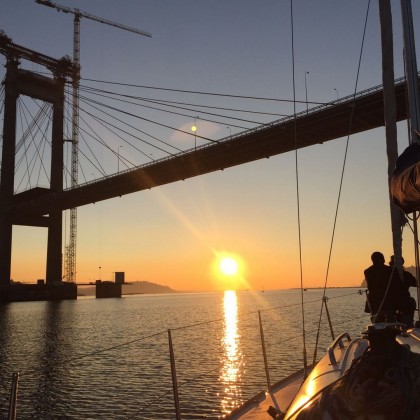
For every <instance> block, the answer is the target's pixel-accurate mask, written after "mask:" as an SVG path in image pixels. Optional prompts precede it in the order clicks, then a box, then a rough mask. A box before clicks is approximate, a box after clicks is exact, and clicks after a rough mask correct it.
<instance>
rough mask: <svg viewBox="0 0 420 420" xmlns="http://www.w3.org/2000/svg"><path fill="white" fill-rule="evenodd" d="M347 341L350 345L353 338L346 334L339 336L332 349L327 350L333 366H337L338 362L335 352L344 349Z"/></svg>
mask: <svg viewBox="0 0 420 420" xmlns="http://www.w3.org/2000/svg"><path fill="white" fill-rule="evenodd" d="M344 339H346V340H347V342H348V343H350V341H351V338H350V335H349V333H347V332H344V333H343V334H341V335H339V336H338V337H337V338H336V339H335V340H334V341H333V343H332V344H331V346H330V347H328V349H327V353H328V357H329V358H330V362H331V364H332V365H337V360H336V358H335V353H334V350H335V349H336V348H337V346H338V347H340V348H344V344H343V340H344Z"/></svg>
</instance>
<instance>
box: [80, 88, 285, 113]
mask: <svg viewBox="0 0 420 420" xmlns="http://www.w3.org/2000/svg"><path fill="white" fill-rule="evenodd" d="M81 91H83V92H102V93H108V94H111V95H115V96H122V97H124V98H130V99H138V100H142V101H146V102H155V101H157V103H162V104H164V103H168V104H177V105H188V106H194V107H198V108H209V109H219V110H220V111H232V112H243V113H245V114H257V115H270V116H273V117H288V116H289V114H278V113H274V112H263V111H250V110H247V109H237V108H225V107H220V106H212V105H202V104H192V103H189V102H179V101H169V100H166V99H156V98H145V97H142V96H133V95H125V94H122V93H118V92H113V91H110V90H103V89H97V88H93V87H90V86H83V88H82V89H81Z"/></svg>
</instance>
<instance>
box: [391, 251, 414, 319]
mask: <svg viewBox="0 0 420 420" xmlns="http://www.w3.org/2000/svg"><path fill="white" fill-rule="evenodd" d="M401 262H402V264H403V265H404V258H401ZM389 265H390V267H393V266H394V256H393V255H392V256H391V259H390V261H389ZM410 287H417V281H416V278H415V277H414V276H413V275H412V274H411V273H409V272H408V271H405V270H404V268H403V280H402V291H401V296H400V298H399V300H398V301H397V321H398V322H401V323H402V324H405V325H407V326H408V327H412V326H413V325H414V311H415V310H416V300H415V299H414V298H413V297H411V295H410V291H409V289H410Z"/></svg>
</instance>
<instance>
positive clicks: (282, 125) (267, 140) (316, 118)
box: [9, 81, 406, 226]
mask: <svg viewBox="0 0 420 420" xmlns="http://www.w3.org/2000/svg"><path fill="white" fill-rule="evenodd" d="M405 89H406V86H405V83H404V82H403V81H402V82H401V81H400V82H399V83H397V84H396V86H395V95H396V110H397V115H396V118H397V121H401V120H403V119H406V100H405ZM383 115H384V105H383V92H382V88H381V87H378V88H374V89H370V90H368V91H365V92H362V93H360V94H358V95H357V96H356V97H355V99H354V100H353V98H352V97H348V98H345V99H342V100H340V101H336V102H334V103H332V104H329V105H326V106H320V107H317V108H314V109H312V110H309V112H308V113H306V112H305V113H300V114H298V115H297V116H296V118H293V117H289V118H285V119H283V120H280V121H278V122H275V123H272V124H269V125H265V126H262V127H259V128H257V129H254V130H249V131H246V132H243V133H241V134H239V135H236V136H233V137H231V138H228V139H226V140H223V141H218V142H213V143H211V144H206V145H204V146H201V147H199V148H197V149H196V150H193V151H188V152H184V153H180V154H178V155H176V156H174V157H171V158H167V159H161V160H158V161H155V162H154V163H152V164H148V165H145V166H142V167H138V168H136V169H132V170H129V171H125V172H122V173H119V174H116V175H113V176H110V177H107V178H104V179H102V180H97V181H95V182H90V183H87V184H83V185H80V186H79V187H77V188H74V189H72V190H65V191H62V192H51V191H49V190H47V191H45V190H40V191H38V192H33V193H32V194H31V195H30V196H29V195H28V194H27V193H23V194H18V195H16V196H15V197H14V200H13V202H12V203H10V207H9V209H10V211H11V212H12V214H13V215H14V223H15V224H29V225H30V224H33V225H36V226H40V225H41V226H42V224H41V223H46V221H45V219H46V218H45V217H44V218H43V217H42V216H43V215H47V214H49V213H50V212H51V211H54V210H65V209H70V208H74V207H79V206H83V205H86V204H90V203H95V202H98V201H102V200H106V199H109V198H113V197H118V196H122V195H125V194H130V193H133V192H136V191H141V190H145V189H150V188H153V187H157V186H160V185H164V184H168V183H171V182H176V181H180V180H184V179H187V178H191V177H195V176H198V175H203V174H206V173H210V172H213V171H217V170H222V169H225V168H229V167H232V166H236V165H241V164H244V163H247V162H251V161H255V160H258V159H263V158H268V157H270V156H274V155H278V154H281V153H285V152H289V151H292V150H295V149H296V148H298V149H299V148H303V147H307V146H311V145H314V144H318V143H324V142H326V141H329V140H333V139H336V138H340V137H344V136H347V135H348V134H355V133H360V132H363V131H367V130H371V129H374V128H377V127H380V126H383V125H384V117H383ZM295 133H296V135H295ZM24 194H26V196H25V195H24Z"/></svg>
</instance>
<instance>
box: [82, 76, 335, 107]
mask: <svg viewBox="0 0 420 420" xmlns="http://www.w3.org/2000/svg"><path fill="white" fill-rule="evenodd" d="M81 80H85V81H88V82H96V83H102V84H111V85H117V86H127V87H137V88H141V89H154V90H164V91H169V92H181V93H194V94H197V95H209V96H221V97H225V98H238V99H255V100H259V101H271V102H287V103H301V104H306V103H308V104H312V105H326V104H328V103H329V102H313V101H298V100H296V99H293V100H292V99H277V98H263V97H258V96H244V95H231V94H225V93H212V92H204V91H194V90H182V89H170V88H161V87H156V86H144V85H134V84H130V83H119V82H107V81H105V80H97V79H85V78H82V79H81Z"/></svg>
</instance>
